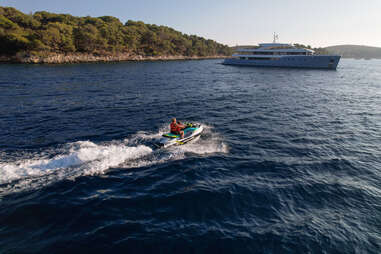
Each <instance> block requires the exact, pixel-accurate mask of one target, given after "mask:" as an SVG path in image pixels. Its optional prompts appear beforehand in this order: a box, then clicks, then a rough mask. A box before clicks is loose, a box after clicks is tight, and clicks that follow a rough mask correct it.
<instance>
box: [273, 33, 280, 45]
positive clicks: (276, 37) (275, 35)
mask: <svg viewBox="0 0 381 254" xmlns="http://www.w3.org/2000/svg"><path fill="white" fill-rule="evenodd" d="M278 39H279V38H278V35H277V34H276V33H274V39H273V43H276V41H277V40H278Z"/></svg>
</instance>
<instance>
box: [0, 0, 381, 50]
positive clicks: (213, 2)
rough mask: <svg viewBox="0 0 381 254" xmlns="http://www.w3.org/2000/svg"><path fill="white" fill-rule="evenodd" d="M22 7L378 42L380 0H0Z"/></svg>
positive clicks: (315, 40)
mask: <svg viewBox="0 0 381 254" xmlns="http://www.w3.org/2000/svg"><path fill="white" fill-rule="evenodd" d="M0 5H1V6H12V7H15V8H17V9H19V10H21V11H23V12H26V13H29V12H35V11H40V10H45V11H49V12H56V13H69V14H72V15H75V16H87V15H90V16H95V17H97V16H104V15H110V16H115V17H117V18H119V19H120V20H121V21H122V22H123V23H124V22H125V21H127V20H128V19H132V20H141V21H144V22H146V23H151V24H158V25H166V26H170V27H173V28H174V29H176V30H179V31H181V32H183V33H187V34H197V35H200V36H203V37H206V38H208V39H213V40H216V41H218V42H221V43H225V44H229V45H236V44H240V45H242V44H246V45H247V44H257V43H260V42H271V41H272V36H273V33H274V32H276V33H278V34H279V42H289V43H303V44H310V45H311V46H314V47H319V46H331V45H337V44H359V45H369V46H378V47H381V0H363V1H360V0H318V1H317V0H316V1H312V0H262V1H255V0H235V1H234V0H188V1H183V0H134V1H132V0H107V1H101V0H60V1H58V0H57V1H56V0H50V1H48V0H0Z"/></svg>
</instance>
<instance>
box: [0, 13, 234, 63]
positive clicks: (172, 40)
mask: <svg viewBox="0 0 381 254" xmlns="http://www.w3.org/2000/svg"><path fill="white" fill-rule="evenodd" d="M0 44H1V48H0V54H16V53H17V52H24V51H27V52H28V51H29V52H32V51H33V52H86V53H94V54H104V53H106V54H107V53H118V52H129V53H131V54H137V55H143V56H161V55H164V56H167V55H183V56H211V55H229V54H231V49H230V48H229V47H227V46H225V45H222V44H219V43H217V42H215V41H212V40H206V39H204V38H202V37H198V36H195V35H190V36H189V35H185V34H182V33H181V32H178V31H176V30H174V29H172V28H170V27H166V26H157V25H150V24H145V23H143V22H142V21H132V20H129V21H127V22H126V23H125V24H122V23H121V22H120V20H119V19H117V18H115V17H111V16H103V17H99V18H94V17H89V16H87V17H74V16H71V15H68V14H55V13H49V12H45V11H41V12H36V13H34V14H33V15H26V14H24V13H22V12H20V11H18V10H16V9H14V8H9V7H0Z"/></svg>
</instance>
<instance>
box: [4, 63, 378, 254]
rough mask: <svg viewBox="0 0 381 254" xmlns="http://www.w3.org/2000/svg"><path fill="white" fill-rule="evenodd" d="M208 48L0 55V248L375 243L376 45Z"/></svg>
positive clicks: (341, 247)
mask: <svg viewBox="0 0 381 254" xmlns="http://www.w3.org/2000/svg"><path fill="white" fill-rule="evenodd" d="M219 62H220V60H203V61H173V62H139V63H133V62H126V63H116V64H81V65H57V66H56V65H53V66H49V65H41V66H39V65H0V253H106V252H107V253H380V251H381V148H380V145H381V114H380V112H381V61H377V60H370V61H365V60H357V61H356V60H348V59H342V61H341V62H340V65H339V68H338V69H337V71H323V70H298V69H276V68H264V69H263V68H245V67H239V68H237V67H233V66H223V65H220V64H218V63H219ZM171 117H177V118H178V119H180V120H183V121H192V122H197V123H201V124H203V125H205V126H206V129H205V131H204V133H203V135H202V136H201V138H200V139H199V140H198V141H196V142H194V143H191V144H186V145H184V146H179V147H173V148H169V149H163V150H154V149H152V146H151V145H152V142H154V140H155V139H157V138H158V137H160V135H161V134H162V133H164V132H165V131H166V130H167V128H168V125H169V121H170V118H171Z"/></svg>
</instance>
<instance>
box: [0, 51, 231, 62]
mask: <svg viewBox="0 0 381 254" xmlns="http://www.w3.org/2000/svg"><path fill="white" fill-rule="evenodd" d="M225 57H226V56H221V55H216V56H181V55H174V56H141V55H131V54H128V53H119V54H109V55H99V54H87V53H70V54H63V53H49V54H45V55H31V54H28V53H23V54H20V53H18V54H17V55H14V56H0V63H24V64H67V63H90V62H121V61H170V60H200V59H218V58H225Z"/></svg>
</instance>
